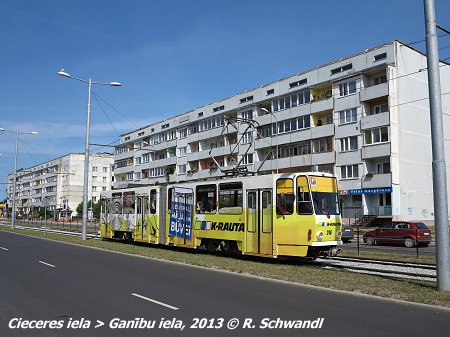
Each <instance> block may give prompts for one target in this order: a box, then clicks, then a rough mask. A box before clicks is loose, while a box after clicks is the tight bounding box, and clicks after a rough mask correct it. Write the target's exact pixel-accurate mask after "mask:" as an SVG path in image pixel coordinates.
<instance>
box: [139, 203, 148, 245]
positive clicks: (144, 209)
mask: <svg viewBox="0 0 450 337" xmlns="http://www.w3.org/2000/svg"><path fill="white" fill-rule="evenodd" d="M140 210H141V214H140V215H139V218H140V219H139V220H140V221H139V222H140V223H141V238H142V240H144V241H147V240H148V228H147V222H146V221H145V218H146V216H147V215H148V195H143V196H142V197H141V200H140Z"/></svg>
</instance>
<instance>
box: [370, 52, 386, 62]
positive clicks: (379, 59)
mask: <svg viewBox="0 0 450 337" xmlns="http://www.w3.org/2000/svg"><path fill="white" fill-rule="evenodd" d="M386 57H387V53H382V54H378V55H375V56H374V58H373V61H374V62H377V61H381V60H384V59H385V58H386Z"/></svg>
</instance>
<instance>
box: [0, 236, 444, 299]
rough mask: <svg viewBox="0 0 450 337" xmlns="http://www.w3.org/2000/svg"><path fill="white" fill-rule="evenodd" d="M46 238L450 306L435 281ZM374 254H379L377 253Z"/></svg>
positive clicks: (246, 258)
mask: <svg viewBox="0 0 450 337" xmlns="http://www.w3.org/2000/svg"><path fill="white" fill-rule="evenodd" d="M0 230H2V231H8V232H14V233H20V234H25V235H29V236H35V237H41V238H43V237H44V233H43V232H35V231H29V230H22V229H15V230H11V229H10V228H8V227H0ZM45 237H46V238H47V239H51V240H56V241H62V242H69V243H73V244H77V245H81V246H88V247H96V248H101V249H105V250H109V251H116V252H122V253H128V254H133V255H139V256H144V257H150V258H155V259H161V260H168V261H175V262H181V263H185V264H189V265H195V266H202V267H207V268H214V269H219V270H228V271H232V272H236V273H242V274H250V275H256V276H261V277H266V278H270V279H276V280H284V281H290V282H295V283H300V284H307V285H314V286H319V287H325V288H330V289H337V290H346V291H351V292H355V293H363V294H369V295H376V296H381V297H386V298H391V299H396V300H404V301H409V302H416V303H424V304H431V305H437V306H443V307H450V293H448V292H439V291H437V290H436V282H431V281H418V280H410V279H400V280H398V279H392V278H389V277H383V276H374V275H366V274H359V273H352V272H345V271H335V270H325V269H321V268H317V267H315V266H311V265H308V264H302V263H298V262H292V261H290V262H285V261H279V260H275V259H264V260H262V259H256V258H252V257H225V256H217V255H213V254H206V253H204V252H201V251H185V250H180V249H168V248H166V247H159V246H151V245H143V244H136V245H133V244H123V243H118V242H111V241H101V240H92V239H91V240H86V241H82V240H81V239H80V237H73V236H64V235H59V234H53V233H46V235H45ZM377 255H379V254H378V253H377Z"/></svg>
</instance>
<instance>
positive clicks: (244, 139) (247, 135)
mask: <svg viewBox="0 0 450 337" xmlns="http://www.w3.org/2000/svg"><path fill="white" fill-rule="evenodd" d="M252 141H253V132H252V131H248V132H246V133H244V135H243V137H242V141H241V144H250V143H251V142H252Z"/></svg>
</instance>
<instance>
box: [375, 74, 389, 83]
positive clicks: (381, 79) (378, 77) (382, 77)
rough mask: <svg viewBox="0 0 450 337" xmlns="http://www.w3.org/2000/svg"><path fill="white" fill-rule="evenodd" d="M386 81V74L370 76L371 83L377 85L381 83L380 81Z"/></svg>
mask: <svg viewBox="0 0 450 337" xmlns="http://www.w3.org/2000/svg"><path fill="white" fill-rule="evenodd" d="M386 82H387V76H386V75H380V76H377V77H374V78H372V83H373V85H378V84H382V83H386Z"/></svg>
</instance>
